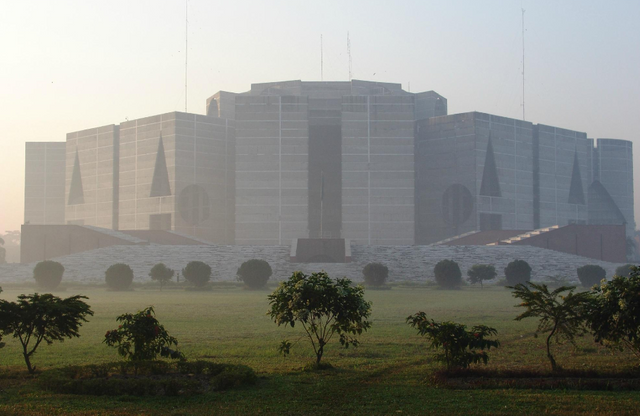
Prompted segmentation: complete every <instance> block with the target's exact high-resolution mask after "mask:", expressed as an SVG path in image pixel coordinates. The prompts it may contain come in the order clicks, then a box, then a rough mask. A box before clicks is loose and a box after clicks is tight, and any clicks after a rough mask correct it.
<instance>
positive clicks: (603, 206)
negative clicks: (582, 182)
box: [588, 181, 627, 225]
mask: <svg viewBox="0 0 640 416" xmlns="http://www.w3.org/2000/svg"><path fill="white" fill-rule="evenodd" d="M588 208H589V209H588V218H589V224H592V225H601V224H626V223H627V220H626V219H625V217H624V214H622V211H620V208H618V205H617V204H616V203H615V201H614V200H613V198H612V197H611V195H610V194H609V192H608V191H607V189H606V188H605V187H604V185H602V183H600V181H593V183H592V184H591V186H589V207H588Z"/></svg>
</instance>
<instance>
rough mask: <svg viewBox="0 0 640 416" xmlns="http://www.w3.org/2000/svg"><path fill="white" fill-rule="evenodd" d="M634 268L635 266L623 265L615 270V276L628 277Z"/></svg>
mask: <svg viewBox="0 0 640 416" xmlns="http://www.w3.org/2000/svg"><path fill="white" fill-rule="evenodd" d="M632 267H636V265H635V264H625V265H623V266H618V267H617V268H616V276H622V277H629V275H630V274H631V268H632Z"/></svg>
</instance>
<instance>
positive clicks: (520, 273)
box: [504, 260, 531, 286]
mask: <svg viewBox="0 0 640 416" xmlns="http://www.w3.org/2000/svg"><path fill="white" fill-rule="evenodd" d="M504 276H505V278H506V279H507V283H508V284H509V285H512V286H515V285H518V284H524V283H527V282H528V281H529V280H531V266H529V263H527V262H526V261H524V260H514V261H512V262H511V263H509V264H507V267H505V268H504Z"/></svg>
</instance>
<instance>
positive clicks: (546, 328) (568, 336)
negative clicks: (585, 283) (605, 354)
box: [509, 282, 589, 371]
mask: <svg viewBox="0 0 640 416" xmlns="http://www.w3.org/2000/svg"><path fill="white" fill-rule="evenodd" d="M528 285H529V286H530V287H531V288H533V289H535V290H531V289H529V287H527V286H525V285H523V284H518V285H516V286H515V287H509V288H510V289H514V291H513V296H514V297H516V298H519V299H522V303H521V304H519V305H517V306H521V307H525V308H527V310H526V311H525V312H523V313H522V314H520V315H518V316H517V317H516V321H520V320H522V319H524V318H532V317H533V318H540V321H539V322H538V328H537V330H536V334H538V333H545V332H549V335H548V336H547V341H546V343H547V358H548V359H549V362H550V363H551V370H552V371H557V370H559V369H561V367H560V366H558V365H557V364H556V360H555V358H554V357H553V355H552V354H551V340H552V339H555V341H556V343H557V344H561V343H562V342H563V341H569V342H571V343H572V344H573V345H574V346H575V345H576V344H575V338H576V337H577V336H582V335H584V333H585V315H584V311H585V308H586V307H587V305H588V301H589V293H588V292H581V293H576V294H574V293H573V289H575V287H574V286H561V287H559V288H557V289H555V290H554V291H553V292H549V288H548V287H547V285H544V284H539V285H537V284H535V283H531V282H529V283H528ZM563 292H569V293H568V294H566V295H561V294H562V293H563Z"/></svg>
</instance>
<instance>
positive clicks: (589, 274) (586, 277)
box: [578, 264, 607, 287]
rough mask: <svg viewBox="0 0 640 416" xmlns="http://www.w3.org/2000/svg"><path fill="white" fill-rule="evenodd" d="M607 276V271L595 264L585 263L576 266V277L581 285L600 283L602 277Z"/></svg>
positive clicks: (589, 285)
mask: <svg viewBox="0 0 640 416" xmlns="http://www.w3.org/2000/svg"><path fill="white" fill-rule="evenodd" d="M606 278H607V271H606V270H605V269H603V268H602V267H600V266H598V265H597V264H587V265H586V266H582V267H578V279H579V280H580V283H582V286H584V287H591V286H593V285H597V284H598V283H600V281H601V280H602V279H606Z"/></svg>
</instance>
